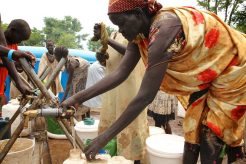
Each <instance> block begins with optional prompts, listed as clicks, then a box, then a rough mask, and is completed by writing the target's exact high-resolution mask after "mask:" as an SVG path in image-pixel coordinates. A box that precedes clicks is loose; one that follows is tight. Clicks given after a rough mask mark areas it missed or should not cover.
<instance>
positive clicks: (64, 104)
mask: <svg viewBox="0 0 246 164" xmlns="http://www.w3.org/2000/svg"><path fill="white" fill-rule="evenodd" d="M75 104H76V102H75V100H74V98H73V96H72V97H69V98H68V99H65V100H64V101H62V103H61V104H60V107H62V108H63V109H64V110H66V109H67V108H69V107H70V106H73V105H75Z"/></svg>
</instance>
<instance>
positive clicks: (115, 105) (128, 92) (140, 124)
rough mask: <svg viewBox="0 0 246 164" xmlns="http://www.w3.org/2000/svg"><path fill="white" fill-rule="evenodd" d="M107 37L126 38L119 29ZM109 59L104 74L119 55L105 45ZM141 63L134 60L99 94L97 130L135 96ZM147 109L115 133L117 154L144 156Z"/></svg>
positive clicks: (109, 71)
mask: <svg viewBox="0 0 246 164" xmlns="http://www.w3.org/2000/svg"><path fill="white" fill-rule="evenodd" d="M111 38H114V40H116V41H117V42H119V43H121V44H124V45H126V44H127V43H128V42H127V40H126V39H125V38H124V37H123V36H122V35H121V34H119V33H116V34H115V33H113V34H112V35H111ZM107 52H108V54H109V59H108V60H107V65H106V74H110V73H111V72H113V71H114V70H116V69H117V67H118V65H119V63H120V61H121V59H122V55H121V54H120V53H118V52H117V51H116V50H114V49H113V48H112V47H110V46H109V49H108V51H107ZM144 70H145V68H144V65H143V63H142V61H140V62H139V63H138V65H137V66H136V67H135V69H134V70H133V72H132V73H131V74H130V75H129V77H128V78H127V80H125V81H124V82H123V83H122V84H121V85H120V86H118V87H116V88H115V89H113V90H110V91H108V92H106V93H104V95H103V99H102V102H103V104H102V109H101V111H100V123H99V134H100V133H102V132H103V131H105V130H106V129H108V128H109V127H110V126H111V125H112V124H113V123H114V122H115V120H116V119H118V118H119V117H120V115H121V114H122V113H123V112H124V110H125V109H126V107H127V105H128V104H129V102H130V101H131V100H132V99H133V98H134V97H135V95H136V94H137V92H138V89H139V87H140V84H141V81H142V77H143V73H144ZM147 129H148V122H147V111H146V110H144V111H143V112H142V113H141V114H140V115H139V116H138V117H137V118H136V119H135V120H134V121H133V122H132V123H131V124H130V125H128V126H127V127H126V128H125V129H124V130H122V131H121V132H120V133H119V134H118V135H117V154H118V155H121V156H124V157H125V158H127V159H130V160H140V159H144V157H145V156H144V155H145V140H146V138H147V137H148V130H147Z"/></svg>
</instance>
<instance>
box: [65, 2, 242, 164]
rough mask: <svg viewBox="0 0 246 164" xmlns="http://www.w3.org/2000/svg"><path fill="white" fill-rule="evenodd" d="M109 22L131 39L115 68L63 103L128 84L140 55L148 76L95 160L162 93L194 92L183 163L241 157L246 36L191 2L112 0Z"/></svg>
mask: <svg viewBox="0 0 246 164" xmlns="http://www.w3.org/2000/svg"><path fill="white" fill-rule="evenodd" d="M108 14H109V18H110V20H111V22H113V23H114V24H115V25H117V26H118V27H119V31H120V32H121V33H122V34H123V36H124V37H125V38H126V39H127V40H128V41H129V44H128V46H127V50H126V53H125V55H124V57H123V59H122V60H121V63H120V64H119V66H118V69H117V70H116V71H115V72H113V73H111V74H110V75H108V76H106V77H105V78H104V79H103V80H101V81H100V82H98V83H97V84H96V85H94V86H93V87H90V88H88V89H87V90H84V91H81V92H79V93H77V94H76V95H74V96H73V97H70V98H69V99H67V100H66V101H64V102H63V103H62V104H61V106H62V107H64V108H66V107H69V106H70V105H73V104H74V103H82V102H84V101H86V100H87V99H90V98H91V97H94V96H97V95H98V94H102V93H104V92H106V91H108V90H110V89H112V88H114V87H116V86H118V85H119V84H120V83H121V82H123V81H124V80H125V79H126V78H127V77H128V75H129V74H130V72H132V70H133V68H134V67H135V66H136V64H137V63H138V61H139V59H140V57H141V58H142V59H143V61H144V63H145V65H146V71H145V75H144V78H143V81H142V84H141V87H140V89H139V92H138V94H137V95H136V97H135V98H134V99H133V100H132V101H131V102H130V103H129V105H128V106H127V108H126V109H125V111H124V113H123V114H122V115H121V116H120V117H119V118H118V119H117V121H116V122H115V123H114V124H113V125H112V126H111V127H109V128H108V129H107V130H106V131H105V132H104V133H102V134H101V135H99V136H98V137H96V138H95V139H93V141H92V143H91V145H90V146H88V147H87V148H86V150H85V154H86V157H87V159H89V160H90V159H93V158H95V155H96V154H97V153H98V151H99V150H100V149H101V148H102V147H103V146H105V145H106V144H107V143H108V141H110V140H111V139H112V138H113V137H115V136H116V135H117V134H118V133H120V132H121V131H122V130H123V129H124V128H125V127H127V126H128V125H129V124H130V123H131V122H132V121H133V120H134V119H135V118H136V117H137V116H138V115H139V114H140V113H141V112H142V111H143V110H144V109H145V107H146V106H147V105H149V104H150V103H151V102H152V101H153V100H154V98H155V96H156V94H157V92H158V90H159V89H160V90H162V91H165V92H167V93H170V94H174V95H179V96H190V98H189V102H187V104H188V106H187V107H185V108H187V111H186V116H185V119H184V122H183V129H184V133H185V135H184V137H185V145H184V154H183V163H184V164H186V163H187V164H193V163H196V162H197V160H198V156H199V154H200V157H201V158H200V159H201V163H204V164H211V163H216V164H220V163H222V160H223V156H224V155H225V154H227V156H228V163H233V162H234V161H236V160H237V159H240V158H243V153H242V144H243V132H244V130H245V111H246V105H245V104H246V76H245V73H246V72H245V70H246V56H245V54H246V49H245V45H246V35H245V34H243V33H241V32H239V31H236V30H235V29H233V28H231V27H230V26H228V25H227V24H225V23H224V22H223V21H222V20H221V19H220V18H219V17H218V16H217V15H215V14H214V13H212V12H209V11H200V10H198V9H195V8H192V7H169V8H162V5H161V4H160V3H158V2H157V1H155V0H151V1H146V0H109V8H108Z"/></svg>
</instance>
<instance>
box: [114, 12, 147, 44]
mask: <svg viewBox="0 0 246 164" xmlns="http://www.w3.org/2000/svg"><path fill="white" fill-rule="evenodd" d="M141 18H142V17H141V16H140V15H138V14H136V13H135V14H134V13H115V14H110V15H109V19H110V20H111V22H112V23H113V24H115V25H116V26H118V27H119V32H120V33H122V35H123V36H124V37H125V38H126V39H127V40H128V41H132V40H133V39H135V38H136V36H137V35H138V34H139V33H141V30H142V27H143V23H142V19H141Z"/></svg>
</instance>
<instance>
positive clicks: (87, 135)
mask: <svg viewBox="0 0 246 164" xmlns="http://www.w3.org/2000/svg"><path fill="white" fill-rule="evenodd" d="M98 124H99V120H95V123H94V124H93V125H85V124H84V121H80V122H78V123H77V124H76V125H75V127H74V129H75V131H76V133H77V134H78V136H79V137H80V139H81V140H82V141H85V140H86V139H94V138H96V137H97V135H98V134H97V133H98Z"/></svg>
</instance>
